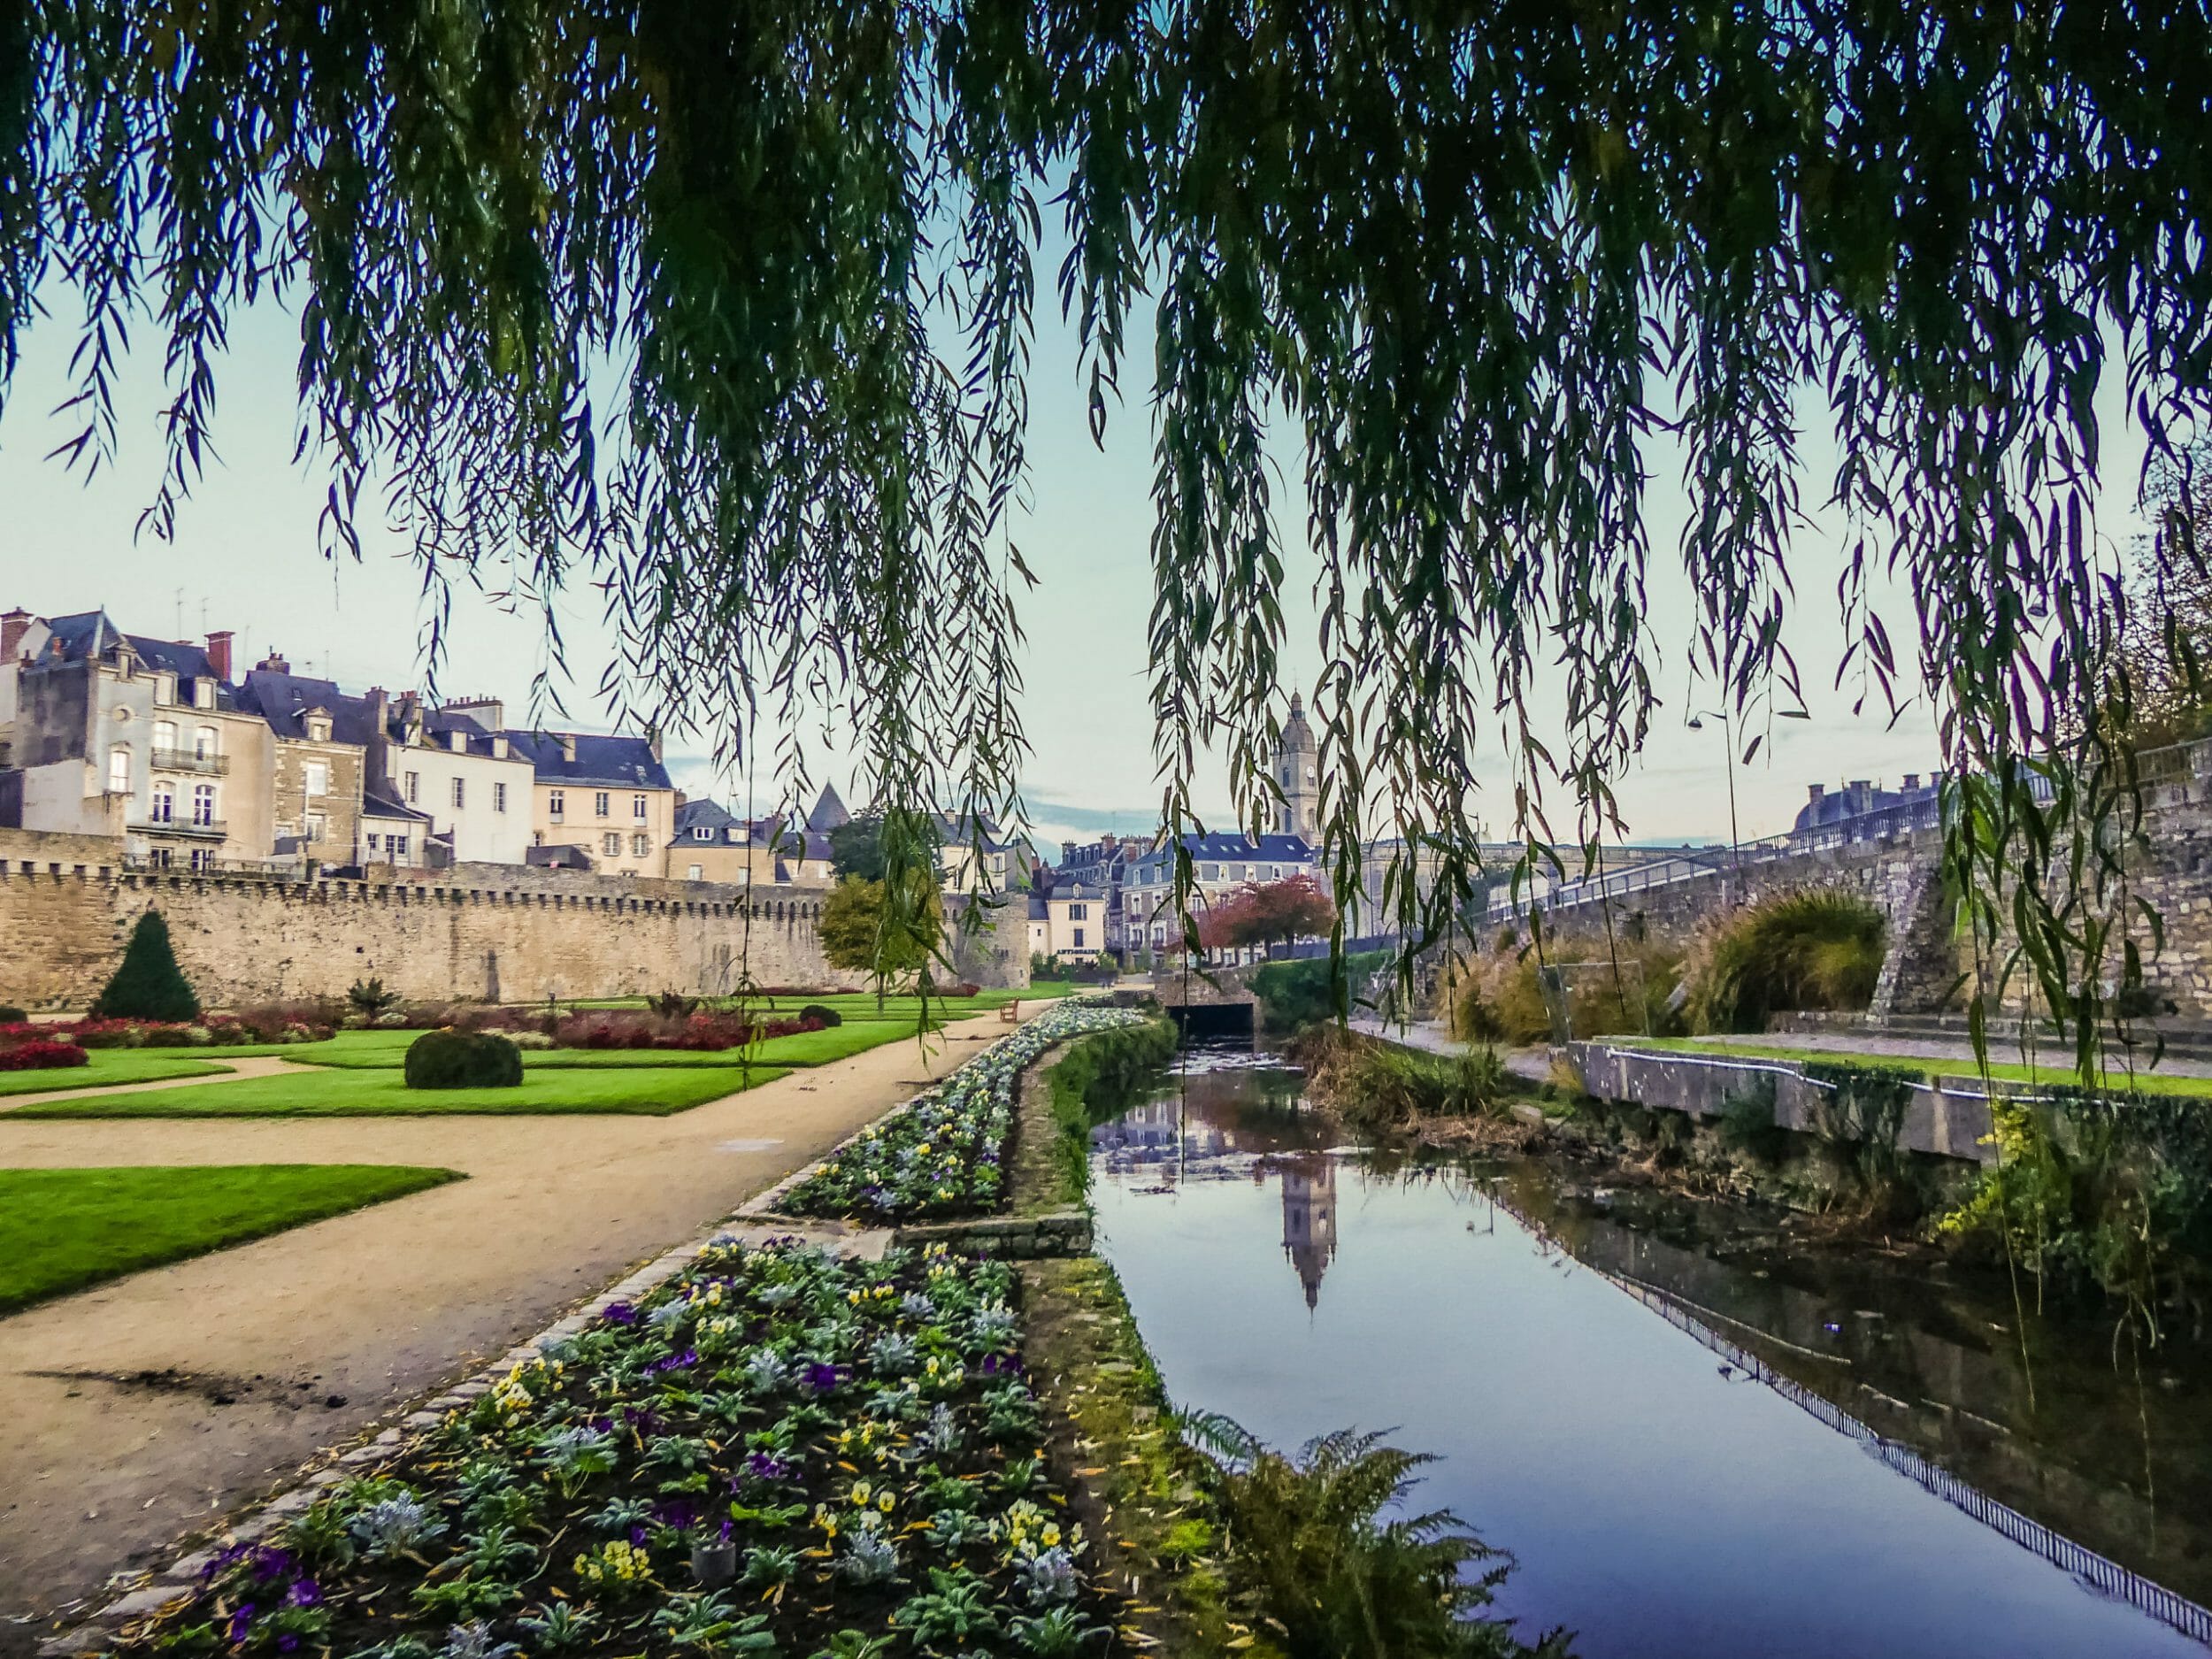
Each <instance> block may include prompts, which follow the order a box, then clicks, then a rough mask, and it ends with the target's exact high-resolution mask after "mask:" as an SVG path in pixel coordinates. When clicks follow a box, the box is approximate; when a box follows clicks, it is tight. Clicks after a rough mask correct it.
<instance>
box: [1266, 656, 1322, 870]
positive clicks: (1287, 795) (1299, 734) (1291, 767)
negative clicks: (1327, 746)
mask: <svg viewBox="0 0 2212 1659" xmlns="http://www.w3.org/2000/svg"><path fill="white" fill-rule="evenodd" d="M1320 767H1321V757H1320V749H1319V746H1318V745H1317V744H1316V743H1315V741H1313V728H1312V727H1311V726H1308V725H1307V724H1306V706H1305V703H1303V702H1302V700H1301V699H1300V697H1299V695H1298V694H1297V693H1296V692H1292V693H1291V694H1290V718H1289V719H1287V720H1286V721H1284V722H1283V735H1282V741H1280V742H1279V743H1278V744H1277V745H1276V747H1275V782H1276V786H1277V787H1279V788H1280V789H1281V790H1282V792H1283V800H1282V805H1281V807H1280V808H1279V809H1278V811H1277V814H1276V823H1275V832H1276V833H1278V834H1280V835H1302V836H1304V837H1305V838H1306V840H1307V841H1315V842H1317V841H1319V840H1320V838H1321V770H1320Z"/></svg>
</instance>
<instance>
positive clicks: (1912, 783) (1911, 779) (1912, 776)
mask: <svg viewBox="0 0 2212 1659" xmlns="http://www.w3.org/2000/svg"><path fill="white" fill-rule="evenodd" d="M1918 787H1920V774H1919V773H1918V772H1907V773H1906V774H1905V793H1906V794H1907V795H1910V794H1911V793H1912V792H1913V791H1914V790H1916V789H1917V788H1918Z"/></svg>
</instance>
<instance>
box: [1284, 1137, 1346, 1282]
mask: <svg viewBox="0 0 2212 1659" xmlns="http://www.w3.org/2000/svg"><path fill="white" fill-rule="evenodd" d="M1282 1176H1283V1254H1284V1255H1285V1256H1287V1257H1289V1258H1290V1264H1291V1265H1292V1266H1293V1267H1294V1268H1296V1269H1297V1270H1298V1282H1299V1283H1300V1284H1302V1285H1303V1286H1305V1287H1306V1306H1307V1307H1308V1308H1309V1309H1311V1308H1312V1307H1314V1306H1315V1305H1316V1304H1317V1302H1319V1301H1320V1299H1321V1275H1322V1274H1324V1273H1325V1272H1326V1271H1328V1269H1329V1263H1330V1261H1331V1259H1332V1258H1333V1257H1334V1256H1335V1255H1336V1163H1335V1161H1334V1160H1333V1159H1331V1158H1325V1157H1318V1156H1314V1155H1312V1154H1308V1155H1307V1156H1303V1157H1300V1158H1294V1159H1288V1160H1286V1161H1285V1162H1284V1164H1283V1166H1282Z"/></svg>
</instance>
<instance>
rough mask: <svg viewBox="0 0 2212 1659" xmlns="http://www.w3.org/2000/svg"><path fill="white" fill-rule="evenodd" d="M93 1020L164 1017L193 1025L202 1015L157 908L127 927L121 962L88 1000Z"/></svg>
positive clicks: (163, 1018)
mask: <svg viewBox="0 0 2212 1659" xmlns="http://www.w3.org/2000/svg"><path fill="white" fill-rule="evenodd" d="M92 1017H93V1018H95V1019H162V1020H172V1021H174V1022H176V1023H178V1024H180V1025H192V1024H194V1023H195V1022H196V1021H197V1020H198V1019H199V1018H200V999H199V998H198V997H196V996H195V995H192V987H191V986H190V985H189V984H188V983H187V982H186V979H185V977H184V971H183V970H182V969H181V968H180V967H178V966H177V955H176V952H175V951H174V950H173V949H171V948H170V945H169V924H168V923H167V922H165V921H164V920H162V918H161V912H160V911H159V910H148V911H147V912H146V913H145V914H144V915H142V916H141V917H140V918H138V926H135V927H134V928H133V929H132V930H131V942H130V943H129V944H128V945H127V946H126V947H125V948H124V950H123V961H122V963H121V965H119V967H118V968H117V969H116V970H115V977H114V978H113V979H110V980H109V981H108V982H107V988H106V989H105V990H104V991H102V992H101V993H100V996H99V1000H98V1001H97V1002H94V1003H93V1005H92Z"/></svg>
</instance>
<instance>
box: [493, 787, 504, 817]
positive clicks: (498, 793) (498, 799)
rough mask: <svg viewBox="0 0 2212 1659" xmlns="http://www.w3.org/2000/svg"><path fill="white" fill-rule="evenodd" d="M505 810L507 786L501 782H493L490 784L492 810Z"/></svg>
mask: <svg viewBox="0 0 2212 1659" xmlns="http://www.w3.org/2000/svg"><path fill="white" fill-rule="evenodd" d="M492 810H493V811H495V812H504V811H505V810H507V786H506V785H505V784H503V783H495V784H494V785H493V786H492Z"/></svg>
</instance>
